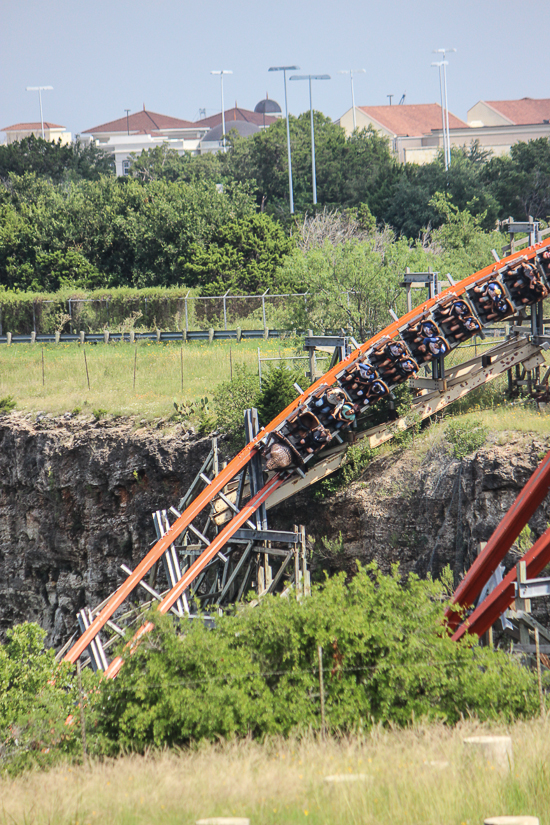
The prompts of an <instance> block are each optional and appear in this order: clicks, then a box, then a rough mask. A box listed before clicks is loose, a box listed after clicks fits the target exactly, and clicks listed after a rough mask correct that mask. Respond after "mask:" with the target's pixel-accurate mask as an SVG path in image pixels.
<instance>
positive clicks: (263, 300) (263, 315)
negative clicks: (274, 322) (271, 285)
mask: <svg viewBox="0 0 550 825" xmlns="http://www.w3.org/2000/svg"><path fill="white" fill-rule="evenodd" d="M268 292H269V289H266V291H265V292H264V294H263V295H262V318H263V321H264V332H265V328H266V326H267V324H266V320H265V296H266V295H267V293H268Z"/></svg>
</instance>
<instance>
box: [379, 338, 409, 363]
mask: <svg viewBox="0 0 550 825" xmlns="http://www.w3.org/2000/svg"><path fill="white" fill-rule="evenodd" d="M406 353H407V350H406V348H405V344H403V343H401V341H389V342H388V343H387V344H385V345H383V346H382V347H381V348H380V350H378V351H375V352H374V353H373V355H375V356H376V357H378V358H382V359H383V360H382V361H379V363H378V364H377V365H376V368H377V369H381V368H383V367H386V366H388V365H390V364H393V362H394V360H395V359H396V358H401V356H402V355H406Z"/></svg>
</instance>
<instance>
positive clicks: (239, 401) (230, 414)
mask: <svg viewBox="0 0 550 825" xmlns="http://www.w3.org/2000/svg"><path fill="white" fill-rule="evenodd" d="M259 392H260V382H259V380H258V376H257V375H253V374H252V373H251V372H250V371H249V370H247V368H246V366H245V365H244V364H242V365H241V364H237V366H236V367H235V374H234V375H233V380H232V381H223V382H222V383H221V384H218V386H217V387H216V389H215V391H214V404H215V407H216V415H217V420H218V427H219V429H220V430H221V431H222V432H223V433H226V435H228V436H229V441H230V444H231V446H232V447H233V446H243V445H244V411H245V410H246V409H248V408H249V407H255V406H257V403H258V396H259Z"/></svg>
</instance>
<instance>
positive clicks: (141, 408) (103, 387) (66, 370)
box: [0, 340, 307, 417]
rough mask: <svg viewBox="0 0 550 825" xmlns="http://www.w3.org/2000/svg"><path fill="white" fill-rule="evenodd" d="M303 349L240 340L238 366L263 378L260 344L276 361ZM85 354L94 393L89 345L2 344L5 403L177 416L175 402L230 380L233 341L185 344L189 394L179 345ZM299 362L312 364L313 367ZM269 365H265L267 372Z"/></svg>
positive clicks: (235, 354)
mask: <svg viewBox="0 0 550 825" xmlns="http://www.w3.org/2000/svg"><path fill="white" fill-rule="evenodd" d="M298 346H301V344H300V343H299V342H297V341H291V340H282V341H281V342H280V343H279V342H277V341H243V342H241V343H240V344H236V343H235V342H233V343H232V344H231V356H232V361H233V368H234V369H235V366H236V365H238V364H246V365H247V366H248V367H249V368H250V369H251V370H252V371H253V372H255V373H256V374H257V371H258V347H260V349H261V354H262V355H263V356H271V357H273V356H277V355H278V354H279V353H281V354H282V355H294V354H295V353H296V349H297V347H298ZM42 352H43V353H44V382H45V383H44V384H43V383H42ZM85 352H86V359H87V362H88V372H89V377H90V389H88V384H87V378H86V369H85V362H84V352H83V347H81V346H80V345H79V344H59V345H57V346H56V345H53V344H52V345H48V346H44V348H42V347H41V346H37V345H31V344H17V345H14V346H11V347H0V398H2V397H4V396H7V395H12V396H13V397H14V398H15V400H16V402H17V409H18V410H21V411H30V412H37V411H39V410H40V411H44V412H49V413H54V414H59V413H63V412H67V411H69V412H70V411H72V410H73V409H75V408H81V409H82V411H83V412H85V411H92V410H94V409H102V410H105V411H106V412H108V413H112V414H115V415H144V416H146V417H154V416H162V417H165V416H167V415H170V414H171V413H172V412H173V411H174V410H173V400H174V399H178V400H181V399H182V397H183V398H185V399H186V400H194V399H197V398H200V397H201V396H204V395H208V396H211V395H212V392H213V390H214V389H215V387H216V385H217V384H218V383H220V382H221V381H227V380H228V379H229V377H230V344H229V342H222V341H216V342H214V343H212V344H208V343H203V342H193V343H189V344H186V345H185V346H184V347H183V392H182V389H181V356H182V349H181V347H180V345H177V344H156V343H143V344H139V345H137V347H135V346H132V345H131V344H109V345H107V346H105V345H104V344H98V345H97V346H94V345H89V344H88V345H86V347H85ZM136 352H137V369H136V387H135V391H134V388H133V382H134V358H135V356H136ZM300 354H302V353H300ZM274 363H276V362H274ZM294 363H295V364H298V363H299V364H301V365H305V364H306V363H307V362H306V361H300V362H294ZM266 366H267V365H265V364H264V365H263V369H266ZM304 369H305V366H304Z"/></svg>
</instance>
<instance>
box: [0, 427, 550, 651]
mask: <svg viewBox="0 0 550 825" xmlns="http://www.w3.org/2000/svg"><path fill="white" fill-rule="evenodd" d="M209 449H210V441H209V439H207V438H203V439H198V438H196V437H194V436H193V435H190V434H189V433H187V432H185V430H184V428H183V427H182V426H181V425H176V426H171V427H165V426H163V425H162V422H159V425H158V427H157V428H155V427H154V426H151V425H150V424H148V425H144V426H140V425H138V424H136V422H133V421H128V420H113V419H109V420H103V421H92V420H90V419H84V418H82V417H79V418H76V419H73V418H70V417H69V418H67V417H62V418H57V419H56V418H52V417H50V416H45V417H42V418H41V419H40V420H36V418H35V417H31V416H30V415H28V416H23V415H19V414H12V415H9V416H3V417H2V418H0V637H1V635H2V634H3V633H4V632H5V630H6V629H7V628H9V627H10V626H12V625H14V624H16V623H19V622H22V621H25V620H29V621H37V622H39V623H40V624H41V625H42V626H43V627H44V628H45V629H46V630H47V631H48V641H49V642H50V644H52V645H54V646H58V645H60V644H62V643H63V642H65V641H66V640H67V638H68V637H69V636H70V634H71V633H72V632H73V631H74V630H75V628H76V621H75V614H76V612H77V610H79V609H80V608H81V607H82V606H83V605H85V604H87V605H95V604H97V603H99V602H100V601H101V600H102V599H104V598H105V597H106V596H107V595H108V594H109V593H110V592H112V590H113V589H114V588H115V587H116V586H117V585H118V584H119V583H120V582H121V581H122V578H123V575H124V574H123V573H122V572H121V570H120V564H121V563H125V564H127V565H128V566H130V567H133V566H135V565H136V564H137V563H138V562H139V561H140V560H141V559H142V558H143V556H144V555H145V553H146V552H147V550H148V549H149V547H150V544H151V542H152V541H153V540H154V529H153V522H152V518H151V514H152V512H153V511H154V510H156V509H159V508H163V507H164V508H166V507H169V506H170V505H172V504H176V503H177V502H178V500H179V498H180V497H181V495H182V493H183V492H184V491H185V490H186V489H187V487H188V485H189V484H190V482H191V481H192V480H193V478H194V477H195V475H196V473H197V472H198V470H199V468H200V465H201V464H202V462H203V461H204V458H205V457H206V454H207V452H208V450H209ZM547 449H548V447H547V445H546V443H545V442H544V439H543V438H541V437H540V436H538V437H534V436H531V435H526V434H518V433H511V434H506V436H503V434H502V433H501V434H498V435H497V436H496V437H495V438H493V439H491V438H489V440H488V442H487V444H486V445H485V446H484V447H483V448H481V449H479V450H478V451H477V452H475V453H473V454H472V455H470V456H468V457H467V458H464V459H462V460H460V461H458V460H457V459H454V458H453V457H452V456H451V455H450V452H449V447H448V445H446V444H445V442H443V441H442V440H441V438H439V440H438V441H437V443H433V444H431V445H430V444H428V443H427V441H426V440H425V439H423V440H421V441H420V442H418V443H417V444H416V445H413V447H412V448H409V449H407V450H400V451H394V452H392V453H386V454H383V455H381V456H379V457H378V458H376V459H375V460H373V461H372V462H371V463H370V464H369V466H368V467H367V469H366V471H365V472H364V474H363V476H362V478H361V479H360V480H358V481H356V482H354V483H353V484H351V485H350V486H349V487H348V488H347V489H346V490H342V491H341V492H338V493H336V494H335V495H333V496H331V497H330V498H328V499H327V498H325V499H323V500H321V499H320V498H319V496H318V495H316V494H315V488H313V489H311V490H308V491H306V492H305V493H302V494H300V495H299V496H297V497H296V498H294V499H291V500H289V501H287V502H284V503H283V504H282V505H279V507H278V508H276V509H275V510H273V511H270V521H271V523H272V526H274V527H275V526H278V527H281V528H284V529H289V525H292V524H293V523H302V524H304V525H305V526H306V530H307V533H308V536H309V537H310V542H309V545H310V549H311V551H312V559H311V563H312V570H313V573H314V575H317V577H320V576H321V575H322V574H323V571H324V570H327V571H328V572H336V571H338V570H346V571H347V572H349V573H350V574H352V573H353V570H354V569H355V564H356V560H359V561H361V562H362V563H367V562H369V561H372V560H376V561H377V562H378V563H379V565H380V566H381V568H382V569H383V570H389V569H390V567H391V565H392V564H394V563H399V565H400V566H401V569H402V571H403V572H405V573H406V572H409V571H414V572H416V573H418V574H419V575H421V576H425V575H426V574H428V573H431V574H432V575H434V576H437V575H438V574H439V573H440V572H441V570H442V568H443V567H444V566H445V565H450V566H451V568H452V570H453V572H454V575H455V580H456V581H458V580H459V578H460V576H461V574H462V571H463V570H464V569H466V568H467V567H468V566H469V565H470V564H471V562H472V560H473V559H474V558H475V555H476V553H477V549H478V544H479V542H480V541H485V540H487V539H488V538H489V536H490V535H491V533H492V531H493V530H494V529H495V527H496V526H497V524H498V522H499V521H500V519H501V518H502V516H503V514H504V513H505V511H506V509H507V508H508V507H509V506H510V504H511V503H512V502H513V500H514V499H515V497H516V496H517V494H518V492H519V490H520V489H521V488H522V487H523V485H524V484H525V482H526V481H527V479H528V478H529V476H530V475H531V473H532V472H533V470H534V469H535V467H536V466H537V464H538V462H539V461H540V458H541V457H542V455H544V453H545V452H546V450H547ZM548 521H550V504H549V503H548V501H546V502H545V503H544V504H543V505H542V506H541V507H540V508H539V510H538V512H537V513H536V514H535V515H534V516H533V518H532V520H531V522H530V526H531V528H532V530H533V534H534V537H538V535H540V534H541V533H542V532H543V531H544V530H545V529H546V526H547V523H548ZM340 535H341V537H342V541H341V542H340ZM326 539H328V543H327V541H326ZM514 561H515V555H514V553H513V552H512V553H510V554H509V558H508V559H507V564H508V566H510V565H512V564H513V563H514Z"/></svg>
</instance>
